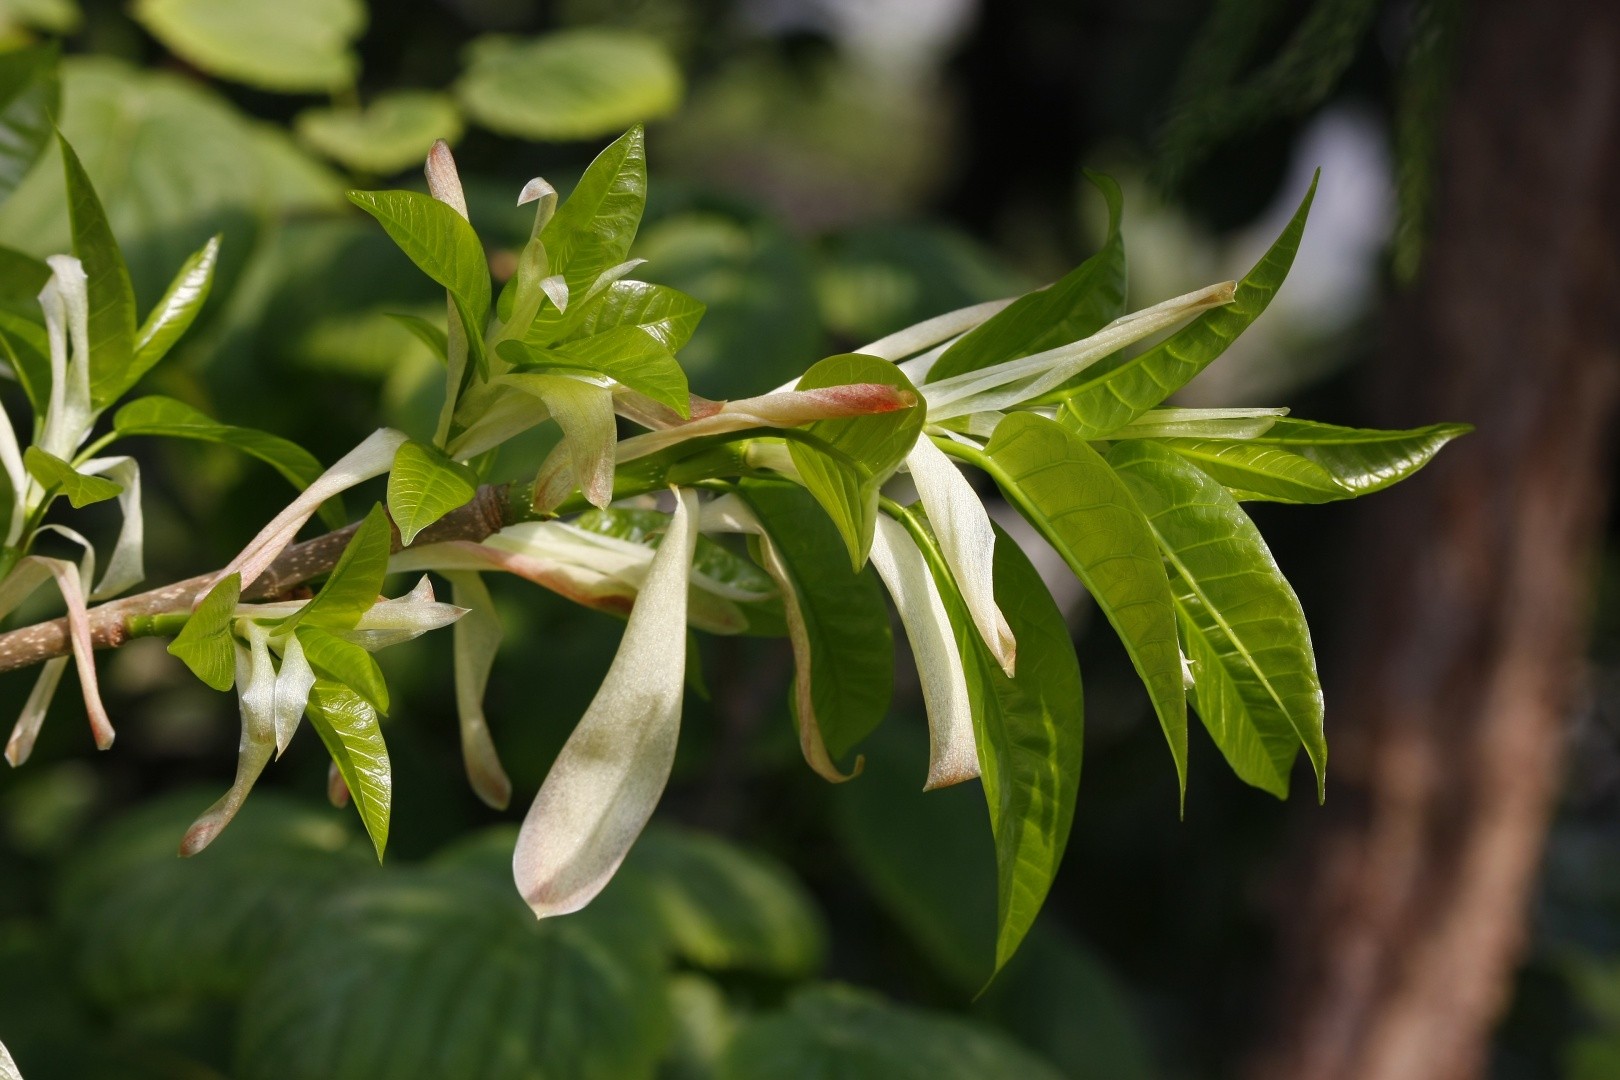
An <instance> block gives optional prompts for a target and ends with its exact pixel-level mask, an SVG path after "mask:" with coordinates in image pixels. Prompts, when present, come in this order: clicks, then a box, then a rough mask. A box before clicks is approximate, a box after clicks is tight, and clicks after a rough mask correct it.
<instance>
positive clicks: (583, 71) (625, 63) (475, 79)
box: [456, 27, 682, 140]
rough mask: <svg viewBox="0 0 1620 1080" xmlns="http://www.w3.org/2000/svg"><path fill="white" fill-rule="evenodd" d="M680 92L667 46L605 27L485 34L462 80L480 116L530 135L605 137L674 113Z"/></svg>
mask: <svg viewBox="0 0 1620 1080" xmlns="http://www.w3.org/2000/svg"><path fill="white" fill-rule="evenodd" d="M681 94H682V84H681V73H680V69H679V68H677V67H676V66H675V61H674V60H673V59H672V58H671V57H670V55H669V53H668V51H666V50H665V49H664V47H663V46H662V45H660V44H659V43H658V42H657V41H656V40H655V39H653V38H650V37H646V36H645V35H642V34H637V33H633V32H629V31H624V30H614V29H608V28H605V27H596V28H591V29H579V30H561V31H558V32H556V33H552V34H547V35H545V36H544V37H539V38H530V39H526V40H525V39H518V38H508V37H497V36H490V37H484V38H479V39H478V40H476V41H474V42H473V43H472V44H471V45H470V46H468V48H467V70H466V73H465V74H463V75H462V77H461V80H460V81H459V82H457V83H456V95H457V97H458V98H459V99H460V100H461V104H462V106H463V107H464V108H465V109H466V110H467V113H468V115H469V116H471V117H472V118H473V119H474V120H475V121H477V122H478V123H480V124H482V125H484V126H485V127H487V128H489V129H490V130H492V131H497V132H500V133H501V134H503V135H516V136H518V137H520V138H528V139H559V140H561V139H590V138H595V137H597V136H600V135H606V134H609V133H611V132H614V131H618V130H620V129H622V128H625V127H628V126H629V125H631V124H636V123H643V122H645V121H648V120H656V119H658V118H659V117H662V116H667V115H668V114H669V113H671V112H673V111H674V110H675V107H676V106H677V105H679V104H680V101H681Z"/></svg>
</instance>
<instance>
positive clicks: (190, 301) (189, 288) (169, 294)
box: [113, 233, 220, 398]
mask: <svg viewBox="0 0 1620 1080" xmlns="http://www.w3.org/2000/svg"><path fill="white" fill-rule="evenodd" d="M219 240H220V238H219V235H218V234H217V233H216V234H215V235H214V237H213V238H212V239H211V240H209V241H208V243H206V244H204V245H203V247H202V250H200V251H198V252H197V253H196V254H194V255H192V256H191V258H189V259H187V260H186V261H185V264H184V265H183V266H181V267H180V271H179V273H177V274H175V275H174V280H173V281H171V282H170V283H169V287H168V289H167V290H166V291H165V292H164V294H163V298H162V299H161V300H159V301H158V302H157V306H156V307H154V308H153V309H152V310H151V311H150V312H148V313H147V315H146V321H145V322H144V323H142V324H141V328H140V330H138V331H136V334H135V362H134V363H133V364H131V365H130V370H129V372H128V373H126V375H125V377H124V380H123V382H124V384H125V385H124V387H123V389H122V390H118V391H117V392H116V393H114V394H113V397H114V398H117V397H118V396H119V395H120V394H122V393H123V392H124V390H128V389H129V388H130V387H131V386H134V385H135V382H136V380H138V379H139V378H140V377H141V376H142V375H144V374H146V372H148V371H150V370H151V369H152V365H153V364H155V363H157V362H158V361H159V360H161V359H163V356H164V354H165V353H167V352H168V351H169V349H170V348H171V347H172V346H173V345H174V343H175V342H176V341H179V340H180V335H182V334H184V333H185V332H186V330H187V329H188V328H190V326H191V324H192V322H194V321H195V320H196V318H197V313H198V312H200V311H201V310H202V306H203V304H204V303H206V302H207V300H208V290H209V288H210V287H211V286H212V285H213V283H214V265H215V263H217V262H218V261H219Z"/></svg>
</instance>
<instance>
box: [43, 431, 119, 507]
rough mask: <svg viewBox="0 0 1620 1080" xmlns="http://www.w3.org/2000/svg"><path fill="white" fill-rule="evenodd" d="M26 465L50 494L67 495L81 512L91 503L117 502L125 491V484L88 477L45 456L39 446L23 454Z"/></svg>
mask: <svg viewBox="0 0 1620 1080" xmlns="http://www.w3.org/2000/svg"><path fill="white" fill-rule="evenodd" d="M23 464H24V465H26V466H27V468H28V472H29V475H31V476H32V477H33V478H34V479H35V480H38V481H39V482H40V484H41V485H43V486H44V488H45V490H47V491H57V492H60V493H61V494H63V495H66V496H67V500H68V502H70V503H72V504H73V509H75V510H79V509H81V508H83V507H86V506H89V505H90V504H91V503H98V502H103V501H105V500H107V499H116V498H117V497H118V493H119V492H120V491H123V490H124V487H123V485H122V484H119V483H117V482H116V481H113V480H108V479H107V478H106V477H104V476H86V475H84V474H83V473H81V472H79V471H78V470H77V469H75V468H74V467H73V466H72V465H69V464H68V463H67V462H65V461H63V460H62V459H61V458H59V457H57V456H56V455H55V454H49V453H46V452H45V451H44V450H41V449H40V448H39V447H37V446H30V447H29V448H28V449H27V450H25V451H23Z"/></svg>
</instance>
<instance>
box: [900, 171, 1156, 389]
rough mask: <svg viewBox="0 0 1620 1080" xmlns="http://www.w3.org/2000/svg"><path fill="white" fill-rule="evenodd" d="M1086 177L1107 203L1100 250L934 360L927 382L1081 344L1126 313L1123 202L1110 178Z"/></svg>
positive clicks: (1010, 306)
mask: <svg viewBox="0 0 1620 1080" xmlns="http://www.w3.org/2000/svg"><path fill="white" fill-rule="evenodd" d="M1086 178H1087V179H1089V180H1090V181H1091V182H1092V184H1093V185H1095V186H1096V188H1097V190H1098V191H1100V192H1102V196H1103V198H1104V199H1105V200H1106V201H1107V203H1108V236H1107V238H1106V239H1104V241H1103V246H1102V249H1101V250H1099V251H1098V252H1097V253H1096V254H1095V255H1093V256H1092V257H1091V258H1089V259H1087V260H1086V261H1085V262H1083V263H1081V264H1080V265H1079V266H1078V267H1076V268H1075V269H1074V270H1071V271H1070V272H1069V273H1068V274H1066V275H1065V276H1064V277H1063V278H1061V279H1060V280H1058V281H1056V282H1054V283H1053V284H1051V285H1048V286H1047V287H1046V288H1044V289H1037V290H1036V291H1035V292H1032V293H1029V294H1028V295H1026V296H1021V297H1019V298H1018V299H1017V300H1014V301H1013V302H1012V303H1011V304H1010V305H1008V306H1007V307H1006V308H1004V309H1003V310H1002V311H1000V312H999V313H997V314H996V315H993V316H991V317H990V318H989V319H987V320H986V321H984V322H982V323H980V324H979V325H978V326H977V327H976V328H975V329H973V330H971V331H969V332H968V333H967V334H966V335H964V336H963V337H962V338H961V339H960V340H959V341H957V342H956V343H955V344H954V345H952V346H951V347H950V348H948V349H946V350H945V352H944V354H943V355H942V356H940V358H939V359H938V360H937V361H935V362H934V365H933V366H932V367H931V368H930V369H929V371H928V377H927V381H928V382H934V381H935V380H938V379H946V378H950V377H951V376H952V375H961V374H963V373H964V372H968V371H977V370H979V369H980V368H986V367H989V366H990V365H991V364H999V363H1001V362H1002V361H1004V360H1016V359H1018V358H1019V357H1023V356H1029V355H1031V354H1032V353H1038V352H1040V351H1042V350H1043V349H1050V348H1054V347H1055V346H1058V345H1063V344H1066V343H1067V342H1070V341H1079V340H1080V339H1081V338H1085V337H1090V336H1091V335H1092V334H1095V333H1096V332H1097V331H1098V330H1101V329H1102V328H1103V327H1105V326H1107V325H1108V324H1109V323H1111V322H1113V321H1114V320H1115V319H1117V318H1119V317H1120V316H1121V315H1124V314H1125V265H1126V264H1125V242H1124V239H1123V238H1122V237H1121V236H1120V231H1119V222H1120V213H1121V210H1122V209H1123V204H1124V200H1123V197H1122V196H1121V195H1120V191H1119V185H1118V184H1117V183H1115V182H1114V181H1113V180H1112V179H1111V178H1110V177H1107V176H1104V175H1102V174H1101V173H1094V172H1089V171H1088V172H1087V173H1086Z"/></svg>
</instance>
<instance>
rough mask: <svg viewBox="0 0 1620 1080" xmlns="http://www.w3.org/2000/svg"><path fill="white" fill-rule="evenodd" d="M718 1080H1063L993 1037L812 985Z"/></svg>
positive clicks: (755, 1025) (757, 1026)
mask: <svg viewBox="0 0 1620 1080" xmlns="http://www.w3.org/2000/svg"><path fill="white" fill-rule="evenodd" d="M719 1077H720V1080H816V1078H821V1077H838V1078H839V1080H1059V1073H1058V1072H1057V1071H1056V1070H1054V1069H1053V1068H1052V1067H1051V1066H1049V1065H1047V1064H1046V1063H1045V1062H1043V1061H1041V1060H1040V1059H1038V1058H1036V1057H1034V1056H1033V1055H1031V1054H1029V1053H1027V1052H1026V1051H1024V1050H1022V1049H1020V1048H1019V1047H1018V1045H1017V1044H1016V1043H1013V1042H1012V1041H1011V1040H1009V1039H1007V1038H1006V1037H1005V1036H1003V1035H1000V1034H997V1033H996V1032H995V1031H993V1030H991V1029H989V1028H985V1027H982V1026H980V1025H978V1024H975V1023H972V1022H971V1021H968V1020H964V1019H961V1018H959V1017H955V1016H950V1015H948V1014H945V1013H937V1012H926V1011H924V1010H921V1009H914V1008H908V1007H906V1006H902V1005H894V1004H890V1003H889V1002H886V1001H884V1000H883V999H882V998H879V997H877V996H875V995H872V994H868V993H865V992H862V991H859V990H855V989H854V988H852V987H845V986H837V985H824V986H812V987H810V988H808V989H806V990H801V991H800V992H799V993H797V994H795V995H794V996H793V998H792V1000H791V1001H790V1002H789V1003H788V1006H787V1008H786V1009H784V1010H782V1011H781V1012H776V1013H765V1014H762V1015H760V1016H758V1017H756V1018H754V1019H752V1020H750V1021H748V1022H747V1023H745V1024H744V1025H743V1027H742V1029H741V1030H740V1031H739V1032H738V1033H737V1036H736V1038H734V1039H733V1040H732V1042H731V1045H730V1046H729V1047H727V1049H726V1052H725V1055H724V1056H723V1057H722V1059H721V1064H720V1069H719Z"/></svg>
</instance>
